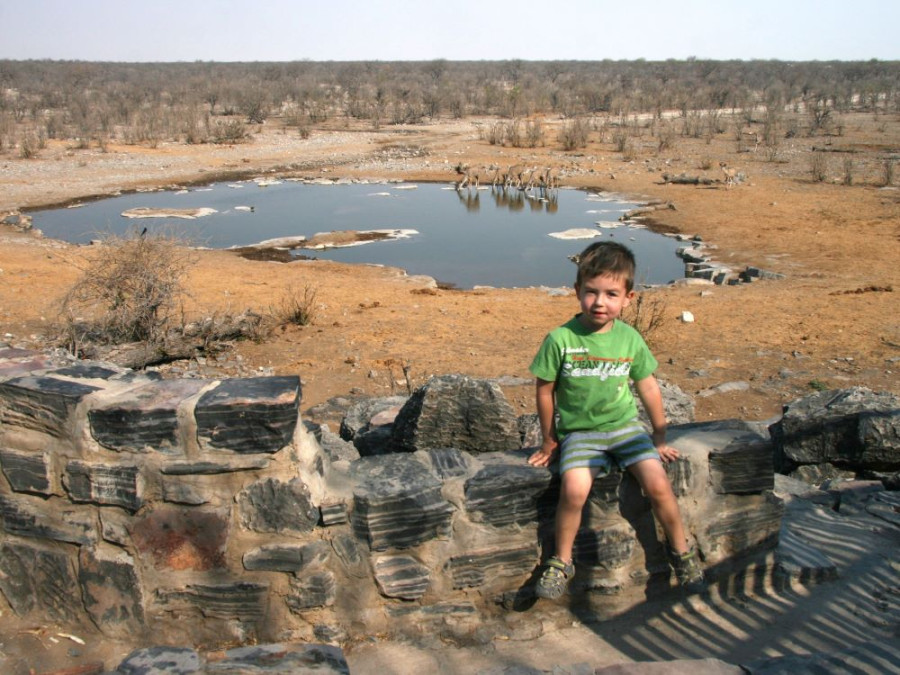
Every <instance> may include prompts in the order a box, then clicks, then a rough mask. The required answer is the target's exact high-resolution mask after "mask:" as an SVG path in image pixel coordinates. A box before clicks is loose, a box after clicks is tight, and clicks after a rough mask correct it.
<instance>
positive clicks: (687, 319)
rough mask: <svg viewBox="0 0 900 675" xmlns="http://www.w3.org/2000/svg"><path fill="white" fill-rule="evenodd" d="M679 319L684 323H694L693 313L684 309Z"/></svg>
mask: <svg viewBox="0 0 900 675" xmlns="http://www.w3.org/2000/svg"><path fill="white" fill-rule="evenodd" d="M681 320H682V321H683V322H684V323H694V315H693V314H691V313H690V312H689V311H687V310H684V311H683V312H682V313H681Z"/></svg>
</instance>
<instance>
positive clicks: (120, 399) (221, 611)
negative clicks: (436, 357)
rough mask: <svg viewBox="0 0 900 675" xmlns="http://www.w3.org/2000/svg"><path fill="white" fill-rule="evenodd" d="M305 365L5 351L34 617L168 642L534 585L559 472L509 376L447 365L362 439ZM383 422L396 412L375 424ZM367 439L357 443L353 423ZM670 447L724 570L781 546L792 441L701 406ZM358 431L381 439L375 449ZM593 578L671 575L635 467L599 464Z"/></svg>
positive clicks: (389, 612) (14, 481) (624, 597)
mask: <svg viewBox="0 0 900 675" xmlns="http://www.w3.org/2000/svg"><path fill="white" fill-rule="evenodd" d="M300 403H301V385H300V380H299V378H297V377H261V378H249V379H231V380H162V379H159V378H158V377H154V376H153V375H152V374H139V373H134V372H131V371H125V370H122V369H119V368H116V367H114V366H109V365H108V364H103V363H90V362H72V363H60V362H53V361H52V359H50V358H49V357H47V356H46V355H40V354H35V353H30V352H24V351H20V350H15V349H0V469H2V476H0V526H2V532H3V536H2V542H0V591H2V595H3V598H4V599H5V601H6V603H8V605H9V607H10V608H11V610H12V611H13V612H15V613H16V614H17V615H21V616H27V617H33V618H34V619H35V620H36V621H46V620H52V621H55V622H60V623H62V624H71V625H77V624H79V623H80V622H85V621H90V622H92V623H93V624H95V625H96V626H98V627H99V628H100V629H101V630H102V631H103V632H104V633H106V634H108V635H110V636H116V637H121V636H126V635H127V636H130V637H132V638H134V639H135V641H136V642H138V641H140V640H142V639H144V640H152V643H154V644H172V643H175V644H185V643H187V642H193V643H194V644H199V643H203V644H206V645H210V644H223V643H232V644H233V643H235V642H237V643H247V642H252V641H273V640H285V639H293V640H304V639H305V640H315V641H319V642H340V641H341V640H344V639H347V638H351V637H360V636H363V635H371V634H393V635H404V634H415V633H421V632H434V631H442V632H449V633H451V634H453V635H458V636H460V635H461V636H465V635H467V634H472V633H474V632H475V631H477V630H479V627H483V626H485V625H486V624H488V623H489V622H491V621H494V620H496V621H498V622H499V623H498V625H499V626H501V627H502V626H503V625H504V624H503V616H504V615H505V614H506V613H508V610H509V609H510V608H512V607H514V606H515V605H516V603H521V602H523V601H530V602H533V601H534V598H533V596H532V594H531V585H532V584H533V582H534V578H535V571H536V569H537V567H538V564H539V561H540V559H541V557H542V556H543V555H545V554H546V553H549V552H550V550H549V544H550V542H552V518H553V512H554V508H555V504H556V498H557V493H558V478H557V477H556V476H555V474H554V473H552V472H551V471H548V470H546V469H538V468H534V467H530V466H529V465H528V464H527V463H526V461H525V460H526V458H527V456H528V454H529V452H530V451H529V450H528V448H527V447H523V445H525V442H524V441H523V439H527V438H531V437H533V436H532V434H533V428H529V425H532V426H533V420H529V418H527V417H526V418H522V419H519V418H517V417H516V415H515V414H514V412H513V410H512V408H511V406H510V405H509V404H508V403H507V401H506V399H505V397H504V396H503V393H502V390H501V389H500V387H499V386H498V385H497V384H496V383H493V382H488V381H483V380H473V379H470V378H466V377H462V376H445V377H441V378H435V379H433V380H432V381H431V382H430V383H429V384H428V385H426V386H425V387H423V388H422V389H421V390H419V391H418V392H416V393H415V394H414V395H413V396H412V397H410V398H409V399H408V400H407V399H400V400H392V401H389V404H391V405H393V406H394V407H395V413H397V411H398V410H399V413H398V414H396V420H394V419H393V415H387V416H385V415H384V410H383V408H384V406H381V408H379V407H378V406H375V407H374V408H373V409H371V410H370V414H369V415H367V416H364V417H365V419H364V420H363V421H362V422H361V423H360V424H358V425H357V428H356V429H355V430H354V431H352V432H351V433H347V434H345V438H343V439H342V438H340V437H338V435H337V434H333V433H330V431H329V430H328V429H327V428H316V429H314V431H315V433H313V430H312V429H313V427H312V425H309V428H308V425H307V424H306V423H305V421H304V420H302V419H301V416H300V414H299V411H300ZM379 419H380V420H381V421H377V420H379ZM348 439H349V440H348ZM671 442H672V444H673V445H676V447H678V448H679V449H680V450H681V452H682V457H681V458H680V459H679V460H678V461H677V462H674V463H673V464H671V465H670V466H669V471H670V475H671V478H672V481H673V484H674V486H675V490H676V494H677V496H678V499H679V503H680V506H681V509H682V515H683V518H684V521H685V524H686V529H687V531H688V532H689V533H690V537H691V539H692V543H694V544H696V546H697V548H698V550H699V552H700V554H701V557H702V559H703V561H704V565H705V566H707V568H708V569H709V570H710V571H711V574H713V575H715V574H724V573H726V572H727V570H729V569H735V568H737V567H739V566H740V564H741V561H742V560H746V559H748V557H753V556H758V555H759V552H760V551H766V550H770V549H771V548H772V547H773V546H774V544H775V543H776V540H777V537H778V532H779V526H780V522H781V515H782V503H781V502H780V500H778V499H776V498H775V497H773V496H772V492H771V491H772V488H773V481H774V479H773V448H772V445H771V442H770V441H769V439H768V437H767V436H765V435H761V434H759V433H757V432H756V431H754V430H753V429H752V428H751V427H750V426H748V425H746V424H744V423H741V422H738V421H726V422H716V423H710V424H684V425H679V426H677V427H675V428H674V429H673V430H672V434H671ZM361 449H362V452H363V455H364V456H361V455H360V450H361ZM576 549H577V550H576V566H577V570H578V571H577V575H576V579H575V582H574V586H573V590H574V591H576V592H575V593H573V594H572V596H570V598H568V599H567V600H566V601H567V602H575V601H576V598H578V599H579V600H578V601H583V602H587V603H589V604H590V605H592V606H593V607H595V608H596V609H597V611H599V612H614V611H619V610H622V609H624V608H627V607H628V606H633V605H635V604H637V603H639V602H642V601H644V600H645V599H646V598H647V597H648V595H653V594H665V593H668V592H672V591H671V587H672V586H673V584H674V580H673V579H672V578H671V574H670V570H669V567H668V565H667V563H666V558H665V554H664V548H663V544H662V535H661V532H660V531H659V529H658V527H657V525H656V523H655V521H654V519H653V516H652V514H651V512H650V507H649V503H648V501H647V500H646V499H645V498H644V497H643V495H642V494H641V493H640V490H639V488H638V487H637V485H636V483H635V482H634V481H633V479H632V478H631V477H630V476H627V475H626V476H623V475H622V474H619V473H615V474H613V475H611V476H609V477H607V478H604V479H602V480H599V481H597V483H596V484H595V486H594V489H593V491H592V494H591V498H590V500H589V504H588V506H587V507H586V517H585V519H584V526H583V528H582V530H581V532H580V533H579V535H578V538H577V542H576Z"/></svg>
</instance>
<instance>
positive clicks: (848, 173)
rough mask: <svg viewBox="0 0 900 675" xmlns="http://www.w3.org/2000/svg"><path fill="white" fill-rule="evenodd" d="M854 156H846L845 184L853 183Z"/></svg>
mask: <svg viewBox="0 0 900 675" xmlns="http://www.w3.org/2000/svg"><path fill="white" fill-rule="evenodd" d="M854 168H855V167H854V165H853V158H852V157H844V178H843V183H844V185H853V169H854Z"/></svg>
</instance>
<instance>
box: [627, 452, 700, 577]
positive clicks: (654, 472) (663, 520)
mask: <svg viewBox="0 0 900 675" xmlns="http://www.w3.org/2000/svg"><path fill="white" fill-rule="evenodd" d="M628 470H629V471H631V473H632V474H633V475H634V477H635V478H637V481H638V483H639V484H640V486H641V489H643V491H644V493H645V494H646V495H647V497H648V498H649V499H650V506H651V508H652V509H653V515H654V516H656V519H657V520H658V521H659V524H660V525H662V528H663V532H665V533H666V539H668V541H669V555H670V559H671V563H672V566H673V567H674V568H675V574H676V576H677V577H678V583H680V584H681V586H682V587H683V588H685V589H687V590H689V591H691V592H700V591H702V590H703V588H704V585H705V583H704V580H703V570H702V569H701V568H700V564H699V563H698V562H697V554H696V552H695V551H694V550H693V549H691V548H690V547H689V546H688V543H687V537H686V536H685V533H684V523H683V522H682V521H681V512H680V511H679V509H678V502H677V500H676V499H675V493H674V491H673V490H672V484H671V483H670V482H669V477H668V475H667V474H666V469H665V467H663V464H662V462H661V461H660V460H658V459H645V460H643V461H640V462H637V463H635V464H632V465H631V466H629V467H628Z"/></svg>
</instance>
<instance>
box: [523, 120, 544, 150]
mask: <svg viewBox="0 0 900 675" xmlns="http://www.w3.org/2000/svg"><path fill="white" fill-rule="evenodd" d="M543 144H544V126H543V125H542V124H541V122H540V120H528V121H527V122H525V145H526V146H528V147H529V148H536V147H538V146H539V145H543Z"/></svg>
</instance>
